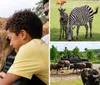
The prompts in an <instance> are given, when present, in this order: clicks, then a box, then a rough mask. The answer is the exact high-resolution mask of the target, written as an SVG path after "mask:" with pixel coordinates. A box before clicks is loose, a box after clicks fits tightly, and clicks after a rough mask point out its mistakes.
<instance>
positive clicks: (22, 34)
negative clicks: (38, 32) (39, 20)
mask: <svg viewBox="0 0 100 85" xmlns="http://www.w3.org/2000/svg"><path fill="white" fill-rule="evenodd" d="M20 33H21V34H20V35H21V37H22V39H23V40H24V39H26V37H27V33H26V31H25V30H21V32H20Z"/></svg>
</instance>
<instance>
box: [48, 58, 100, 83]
mask: <svg viewBox="0 0 100 85" xmlns="http://www.w3.org/2000/svg"><path fill="white" fill-rule="evenodd" d="M53 70H55V71H56V74H57V75H58V74H59V71H60V70H66V71H67V70H73V72H74V73H75V72H77V71H80V74H81V79H82V82H83V85H100V84H99V83H100V68H98V69H94V68H93V64H92V63H91V62H81V63H70V61H68V60H59V61H58V62H57V63H56V64H50V71H51V74H52V71H53Z"/></svg>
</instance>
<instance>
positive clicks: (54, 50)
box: [50, 45, 60, 62]
mask: <svg viewBox="0 0 100 85" xmlns="http://www.w3.org/2000/svg"><path fill="white" fill-rule="evenodd" d="M59 57H60V53H59V52H58V51H57V48H56V47H55V46H54V45H52V48H51V49H50V60H53V61H54V62H57V61H58V59H59Z"/></svg>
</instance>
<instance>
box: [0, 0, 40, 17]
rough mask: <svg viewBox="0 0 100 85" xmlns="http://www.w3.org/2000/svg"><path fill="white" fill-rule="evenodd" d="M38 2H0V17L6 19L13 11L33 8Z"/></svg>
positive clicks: (32, 0) (19, 0)
mask: <svg viewBox="0 0 100 85" xmlns="http://www.w3.org/2000/svg"><path fill="white" fill-rule="evenodd" d="M39 1H40V0H0V17H4V18H8V17H9V16H11V15H12V14H13V13H14V12H15V11H18V10H21V9H25V8H33V7H35V6H36V3H37V2H39Z"/></svg>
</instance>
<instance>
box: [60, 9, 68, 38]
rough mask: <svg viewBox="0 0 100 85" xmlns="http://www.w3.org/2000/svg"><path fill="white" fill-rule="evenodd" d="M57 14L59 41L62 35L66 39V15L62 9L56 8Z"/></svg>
mask: <svg viewBox="0 0 100 85" xmlns="http://www.w3.org/2000/svg"><path fill="white" fill-rule="evenodd" d="M58 10H59V12H60V19H59V22H60V36H59V39H61V38H64V34H65V37H66V39H67V22H68V14H67V13H66V12H65V11H66V9H63V8H58Z"/></svg>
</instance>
